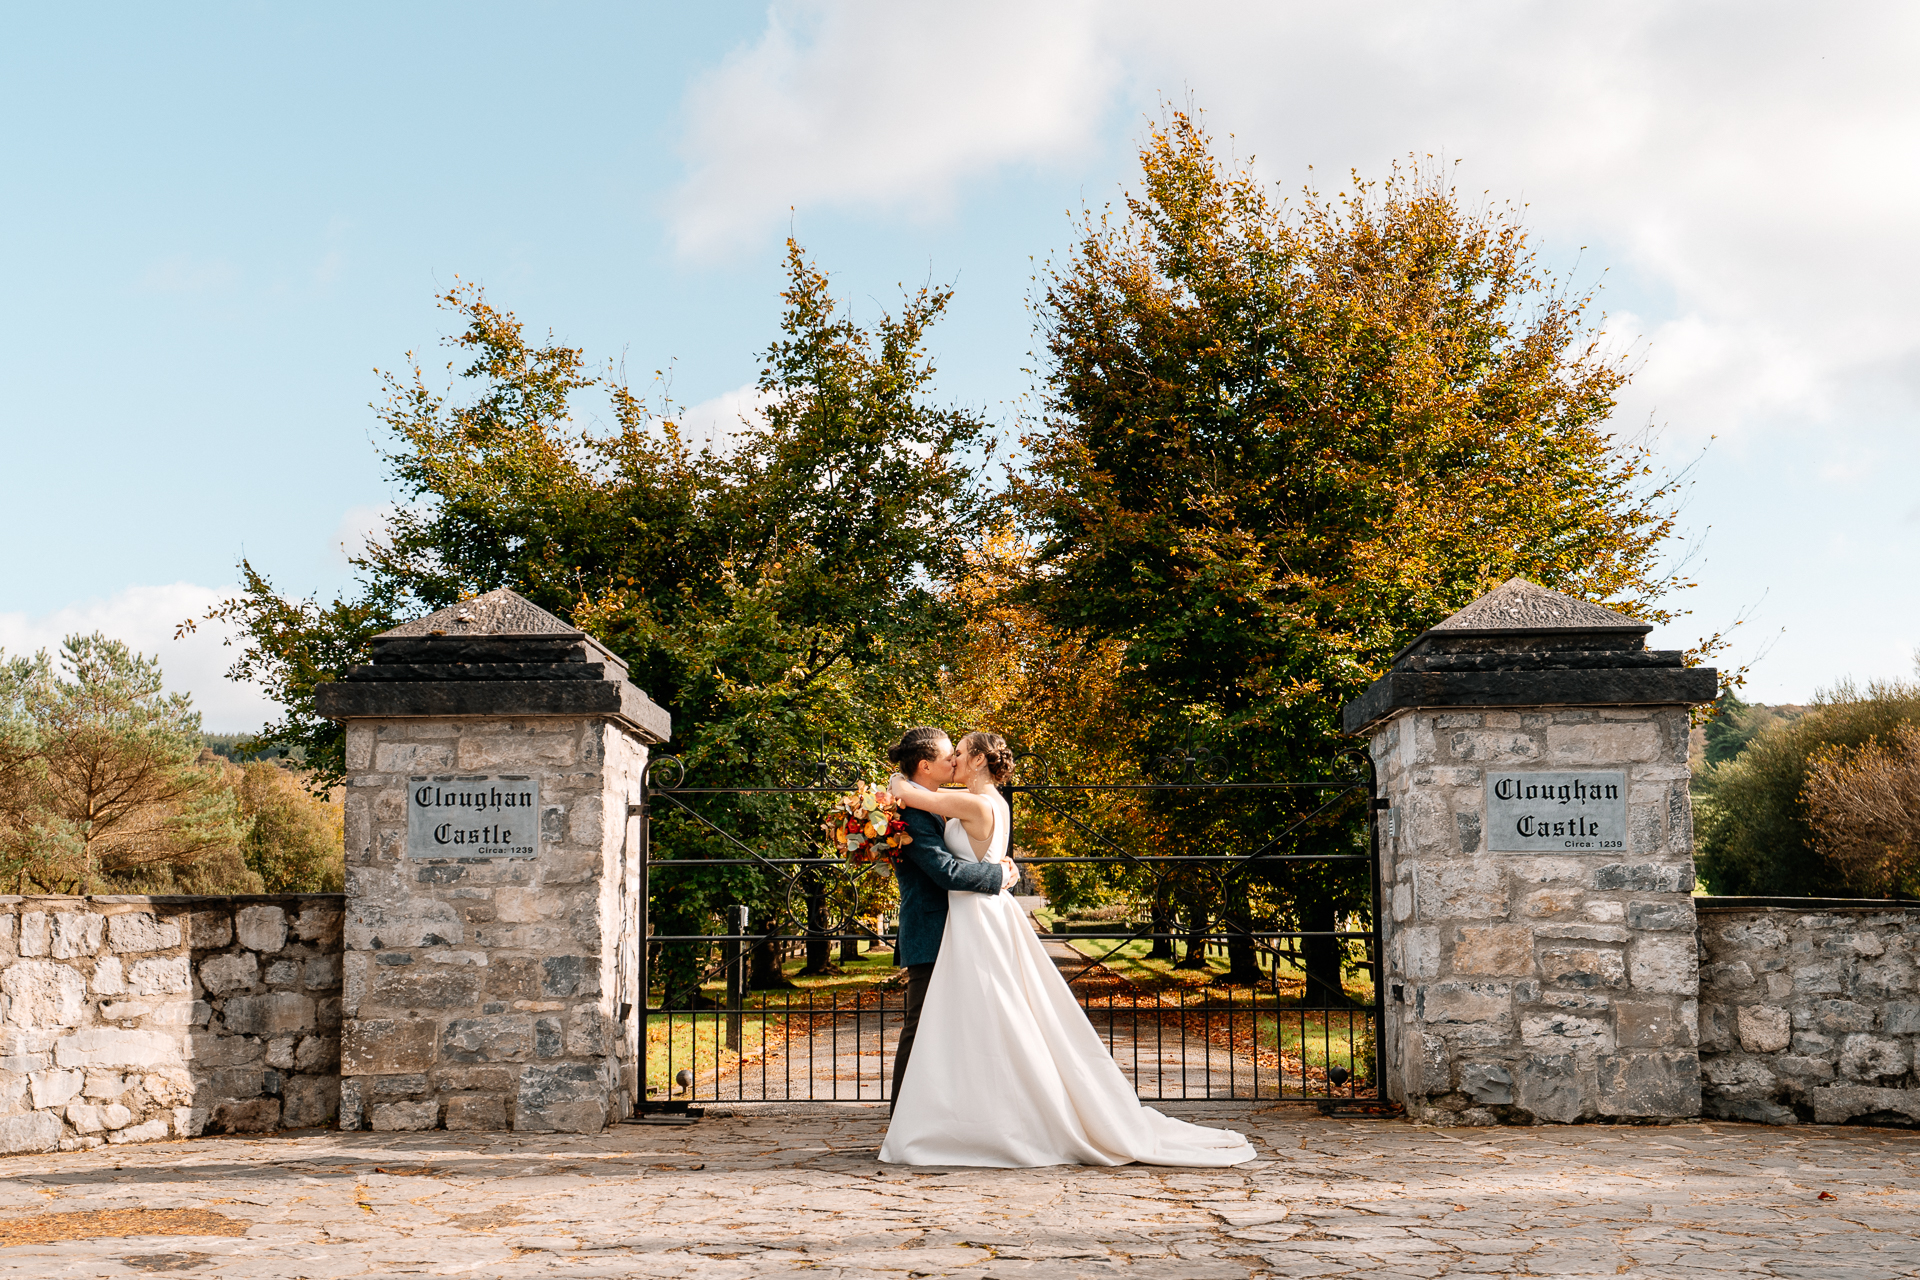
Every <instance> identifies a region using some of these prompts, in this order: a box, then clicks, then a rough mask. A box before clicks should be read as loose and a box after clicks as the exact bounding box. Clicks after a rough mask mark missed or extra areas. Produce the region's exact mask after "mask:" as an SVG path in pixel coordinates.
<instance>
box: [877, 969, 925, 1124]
mask: <svg viewBox="0 0 1920 1280" xmlns="http://www.w3.org/2000/svg"><path fill="white" fill-rule="evenodd" d="M932 981H933V966H932V965H930V964H910V965H908V966H907V1017H906V1021H905V1022H904V1023H903V1024H902V1026H901V1028H900V1043H899V1045H898V1047H896V1048H895V1049H894V1051H893V1096H892V1098H890V1099H889V1100H888V1106H887V1110H888V1111H892V1110H893V1105H894V1104H895V1103H898V1102H899V1101H900V1082H901V1081H902V1080H905V1079H906V1078H907V1057H908V1055H909V1054H911V1053H912V1052H913V1037H914V1036H915V1035H916V1034H918V1032H919V1030H920V1010H921V1009H923V1008H925V1007H926V1003H927V987H928V985H929V984H930V983H932Z"/></svg>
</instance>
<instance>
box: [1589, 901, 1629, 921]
mask: <svg viewBox="0 0 1920 1280" xmlns="http://www.w3.org/2000/svg"><path fill="white" fill-rule="evenodd" d="M1626 914H1627V908H1626V904H1625V903H1621V902H1612V901H1608V900H1604V899H1603V900H1601V901H1599V902H1589V903H1588V904H1587V907H1586V917H1587V919H1589V920H1593V921H1596V922H1598V923H1601V924H1617V923H1619V922H1620V921H1621V920H1623V919H1625V918H1626Z"/></svg>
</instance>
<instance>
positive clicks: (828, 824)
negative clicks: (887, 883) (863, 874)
mask: <svg viewBox="0 0 1920 1280" xmlns="http://www.w3.org/2000/svg"><path fill="white" fill-rule="evenodd" d="M820 828H821V830H823V831H825V832H826V833H827V840H828V841H829V842H830V843H831V844H833V845H834V847H836V848H837V849H839V850H840V853H841V856H842V857H844V858H846V860H847V861H848V862H885V863H887V864H888V865H889V866H891V865H894V864H896V863H898V862H899V861H900V856H901V855H900V851H901V850H902V849H904V848H906V847H907V846H908V845H910V844H912V843H913V837H912V836H910V835H908V834H907V824H906V822H905V821H904V820H903V819H902V818H901V817H900V802H899V801H898V800H895V799H894V798H893V797H892V796H891V795H889V794H888V793H887V789H886V788H885V787H876V786H873V785H870V784H868V783H864V782H863V783H861V784H860V785H859V786H857V787H855V788H854V789H853V790H852V791H849V792H847V794H845V795H843V796H841V797H840V798H839V799H837V800H835V801H834V802H833V804H832V806H831V807H830V808H829V809H828V810H827V817H826V820H825V821H824V822H822V823H821V824H820Z"/></svg>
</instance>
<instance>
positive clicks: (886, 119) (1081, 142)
mask: <svg viewBox="0 0 1920 1280" xmlns="http://www.w3.org/2000/svg"><path fill="white" fill-rule="evenodd" d="M1099 13H1100V7H1099V6H1097V5H1095V4H1093V3H1092V2H1091V0H1061V2H1059V3H1051V4H1044V5H1036V4H1030V3H1021V2H1020V0H976V2H975V3H972V4H966V5H917V4H900V3H896V2H895V0H853V2H851V3H831V2H814V3H788V4H778V5H775V6H773V7H772V8H771V9H770V10H769V12H768V18H767V26H766V30H765V31H764V32H763V33H762V35H761V36H760V38H759V40H758V41H757V42H756V43H754V44H753V45H751V46H748V47H746V48H743V49H740V50H738V51H736V52H735V53H733V54H732V55H730V56H729V57H728V58H727V59H726V60H725V61H724V62H723V63H722V64H721V66H720V67H718V68H717V69H715V70H714V71H712V72H711V73H709V74H707V75H704V76H700V77H697V78H695V80H694V81H693V83H692V85H691V87H690V88H689V89H688V91H687V96H686V100H685V102H684V104H683V108H682V109H683V115H684V118H685V121H686V138H685V142H684V145H683V151H684V152H685V154H686V155H687V157H688V160H689V167H690V169H691V172H690V173H689V175H688V177H687V179H686V181H685V183H684V184H683V185H682V186H681V187H680V189H679V190H678V191H677V192H676V193H675V194H674V196H673V203H672V208H673V219H672V221H673V227H674V233H675V237H676V239H677V240H678V242H679V246H680V248H681V250H682V252H686V253H690V254H694V255H706V254H712V253H714V252H717V251H719V250H721V249H724V248H726V247H729V246H730V245H732V244H734V243H736V242H738V241H740V240H742V239H745V238H748V237H752V236H755V235H757V234H759V233H762V232H765V231H766V230H768V229H770V228H773V227H777V226H780V225H783V224H785V222H786V221H787V218H788V210H789V209H790V208H792V207H795V206H798V207H800V208H803V209H804V208H809V207H812V206H814V205H816V204H819V205H828V206H835V207H839V208H847V207H850V206H855V205H881V206H885V207H887V208H890V209H903V210H905V211H907V212H909V213H911V214H914V215H916V216H926V215H930V214H936V213H938V212H940V211H942V210H944V209H945V208H946V207H947V206H948V205H949V204H950V203H951V201H952V200H953V197H954V192H955V190H956V188H957V187H958V185H959V184H960V183H961V182H963V181H964V180H966V179H967V178H969V177H971V176H975V175H980V174H985V173H988V172H991V171H992V170H993V169H994V168H996V167H998V166H1000V165H1003V164H1006V163H1009V162H1015V161H1052V160H1059V159H1061V158H1063V157H1067V156H1071V155H1074V154H1076V153H1079V152H1083V151H1085V150H1087V149H1088V148H1089V147H1090V146H1092V144H1093V143H1094V141H1095V138H1096V135H1097V127H1098V124H1099V121H1098V119H1097V118H1096V114H1095V113H1093V112H1090V111H1088V110H1087V109H1086V108H1087V104H1089V103H1090V102H1095V101H1097V100H1099V99H1100V98H1102V97H1104V96H1105V95H1106V93H1107V92H1108V91H1109V88H1110V86H1111V85H1112V83H1113V81H1114V76H1115V72H1116V67H1115V66H1114V64H1113V62H1112V60H1111V59H1110V58H1109V57H1107V56H1106V55H1105V54H1104V53H1103V52H1102V49H1101V41H1100V36H1099V28H1098V23H1097V21H1096V19H1097V18H1098V16H1099Z"/></svg>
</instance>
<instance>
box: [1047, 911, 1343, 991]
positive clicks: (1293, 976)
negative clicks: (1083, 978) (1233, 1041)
mask: <svg viewBox="0 0 1920 1280" xmlns="http://www.w3.org/2000/svg"><path fill="white" fill-rule="evenodd" d="M1115 932H1118V930H1115ZM1060 940H1063V941H1065V942H1066V943H1067V944H1068V945H1069V946H1071V947H1072V948H1073V949H1074V950H1075V951H1078V952H1079V953H1080V954H1081V955H1083V956H1086V957H1087V958H1088V959H1089V960H1100V961H1101V962H1102V963H1104V964H1105V965H1106V966H1107V967H1108V968H1109V969H1111V970H1113V971H1114V972H1115V973H1116V974H1118V975H1120V976H1121V977H1122V978H1125V979H1127V980H1128V981H1129V982H1134V983H1137V984H1139V985H1141V986H1144V987H1151V988H1167V987H1192V988H1196V989H1200V988H1207V987H1217V986H1221V985H1223V980H1224V979H1225V977H1226V975H1227V959H1226V957H1225V956H1208V957H1207V967H1206V969H1205V970H1204V971H1202V970H1199V969H1176V968H1174V967H1173V962H1172V961H1171V960H1155V959H1151V958H1149V957H1148V955H1147V953H1148V952H1149V951H1151V950H1152V949H1153V944H1152V943H1151V942H1148V941H1146V940H1145V939H1141V940H1139V941H1135V942H1126V943H1118V946H1119V949H1118V950H1114V947H1115V945H1116V942H1117V940H1116V939H1112V938H1078V937H1074V936H1072V935H1070V934H1068V935H1060ZM1183 950H1184V948H1183ZM1262 958H1263V959H1267V957H1264V956H1263V957H1262ZM1271 964H1272V965H1276V966H1278V969H1279V988H1280V1000H1281V1002H1282V1003H1283V1004H1285V1003H1287V1002H1288V1001H1289V1000H1292V1001H1298V1000H1300V999H1301V998H1302V996H1303V994H1304V992H1305V990H1306V976H1305V974H1304V973H1303V972H1302V971H1301V969H1300V968H1299V966H1298V965H1296V964H1294V963H1293V962H1292V961H1291V960H1289V959H1287V958H1285V957H1282V956H1273V957H1271ZM1266 967H1267V966H1264V965H1263V968H1266ZM1267 971H1268V972H1272V971H1273V970H1272V969H1271V968H1268V969H1267ZM1262 987H1263V988H1266V989H1267V990H1269V991H1270V990H1271V988H1270V987H1266V983H1264V982H1263V983H1262ZM1240 989H1241V990H1244V989H1245V988H1240ZM1345 989H1346V993H1347V996H1348V997H1349V998H1350V999H1353V1000H1356V1001H1358V1002H1360V1003H1361V1004H1363V1005H1371V1004H1372V1003H1373V984H1372V983H1371V982H1370V981H1368V980H1367V979H1366V978H1365V977H1364V976H1363V975H1357V974H1352V973H1349V974H1348V975H1347V976H1346V988H1345ZM1314 1003H1316V1004H1318V1003H1323V1002H1322V1001H1314Z"/></svg>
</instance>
